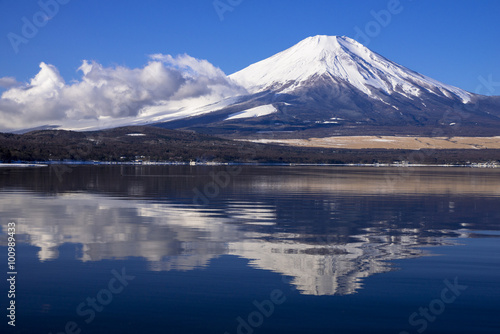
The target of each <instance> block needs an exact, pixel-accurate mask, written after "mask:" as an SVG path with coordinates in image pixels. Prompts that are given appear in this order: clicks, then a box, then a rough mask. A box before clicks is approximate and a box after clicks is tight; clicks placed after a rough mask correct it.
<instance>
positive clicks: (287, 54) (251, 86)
mask: <svg viewBox="0 0 500 334" xmlns="http://www.w3.org/2000/svg"><path fill="white" fill-rule="evenodd" d="M325 75H326V76H328V77H330V78H331V80H333V81H337V82H342V83H348V84H350V85H352V86H354V87H355V88H356V89H358V90H360V91H362V92H363V93H365V94H367V95H370V96H373V94H374V92H377V91H379V92H384V93H385V94H389V95H391V94H393V93H395V92H397V93H399V94H402V95H404V96H406V97H408V98H410V99H411V98H412V97H418V96H420V95H421V94H422V93H423V92H428V93H433V94H436V95H441V96H446V97H449V98H454V97H456V98H458V99H460V100H462V102H464V103H467V102H469V101H470V100H471V94H470V93H468V92H466V91H464V90H462V89H459V88H456V87H453V86H450V85H446V84H443V83H441V82H438V81H436V80H434V79H431V78H429V77H426V76H424V75H421V74H419V73H416V72H414V71H412V70H409V69H408V68H405V67H403V66H401V65H398V64H396V63H394V62H392V61H390V60H388V59H386V58H384V57H382V56H381V55H379V54H377V53H375V52H373V51H371V50H369V49H368V48H366V47H365V46H363V45H362V44H360V43H358V42H356V41H355V40H353V39H351V38H349V37H345V36H324V35H319V36H313V37H308V38H306V39H304V40H302V41H301V42H299V43H298V44H296V45H294V46H292V47H291V48H289V49H287V50H285V51H282V52H280V53H278V54H276V55H274V56H272V57H270V58H267V59H265V60H262V61H260V62H258V63H255V64H253V65H250V66H248V67H247V68H245V69H243V70H241V71H239V72H236V73H234V74H232V75H231V76H230V78H231V79H232V80H234V81H236V82H237V83H238V84H240V85H242V86H244V87H245V88H246V89H247V90H249V91H250V92H253V93H256V92H259V91H264V90H273V91H277V92H281V93H291V92H293V91H294V90H295V89H296V88H298V87H301V86H302V85H303V84H304V83H305V82H310V81H311V80H314V79H315V78H319V77H323V76H325Z"/></svg>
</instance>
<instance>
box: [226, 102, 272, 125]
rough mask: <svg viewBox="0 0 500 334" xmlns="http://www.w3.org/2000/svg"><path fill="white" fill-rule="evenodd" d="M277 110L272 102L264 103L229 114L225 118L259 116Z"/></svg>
mask: <svg viewBox="0 0 500 334" xmlns="http://www.w3.org/2000/svg"><path fill="white" fill-rule="evenodd" d="M275 112H277V110H276V108H275V107H274V106H273V105H272V104H266V105H263V106H259V107H255V108H251V109H247V110H244V111H240V112H237V113H234V114H231V115H229V117H228V118H226V119H225V120H226V121H228V120H231V119H238V118H250V117H260V116H266V115H270V114H273V113H275Z"/></svg>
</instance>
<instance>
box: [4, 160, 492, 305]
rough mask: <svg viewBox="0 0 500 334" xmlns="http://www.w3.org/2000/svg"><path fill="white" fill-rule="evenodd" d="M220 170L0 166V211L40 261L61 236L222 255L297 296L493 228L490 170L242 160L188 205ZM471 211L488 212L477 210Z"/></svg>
mask: <svg viewBox="0 0 500 334" xmlns="http://www.w3.org/2000/svg"><path fill="white" fill-rule="evenodd" d="M223 168H224V167H211V168H208V167H131V166H128V167H124V166H121V167H76V168H73V169H72V171H71V173H69V174H67V175H64V179H62V180H60V179H59V178H58V177H56V175H54V174H53V173H52V171H51V170H50V168H47V169H40V170H31V171H30V173H29V174H27V172H26V171H14V172H12V171H11V172H8V173H5V172H4V173H3V174H2V175H1V177H0V186H1V188H2V189H3V190H2V192H1V194H0V198H1V201H0V210H1V211H2V212H3V215H4V216H9V217H12V218H13V219H14V220H16V221H17V224H18V232H17V233H18V234H22V235H25V236H26V242H27V243H29V244H30V245H33V246H36V247H39V249H40V250H39V252H38V257H39V260H40V261H50V260H54V259H57V258H58V257H59V253H58V252H59V250H58V249H59V247H60V246H61V245H63V244H65V243H73V244H77V245H78V246H79V250H80V251H79V252H78V253H79V254H77V260H80V261H100V260H104V259H124V260H125V259H127V258H130V257H142V258H144V259H146V260H147V261H148V264H149V265H148V266H149V270H151V271H170V270H180V271H187V270H193V269H196V268H203V267H206V266H208V265H209V264H210V261H211V260H212V259H214V258H217V257H219V256H221V255H225V254H227V255H234V256H239V257H242V258H246V259H248V260H249V261H250V266H252V267H254V268H259V269H264V270H270V271H273V272H276V273H280V274H282V275H284V276H289V277H290V283H291V284H293V285H294V286H296V288H297V289H298V290H299V291H300V292H301V293H303V294H309V295H347V294H353V293H355V292H357V291H358V290H360V289H362V286H363V279H364V278H366V277H368V276H371V275H373V274H377V273H383V272H387V271H391V270H394V269H396V266H395V265H394V263H393V262H392V261H394V260H399V259H407V258H414V257H419V256H424V255H430V254H431V252H430V251H429V250H422V247H429V246H442V245H451V244H453V242H452V241H451V240H450V238H451V237H452V238H457V237H462V238H468V237H470V236H471V234H474V233H475V232H473V231H475V230H495V229H498V227H494V225H495V224H494V222H495V221H498V218H499V214H498V213H496V214H491V212H498V211H495V210H488V209H489V208H492V207H494V206H495V205H496V203H498V197H497V196H498V195H499V194H500V181H499V180H498V178H497V177H496V174H495V172H494V171H488V170H466V169H460V170H457V169H416V170H408V169H407V170H405V171H404V173H403V174H402V173H401V171H400V170H397V169H374V168H372V169H362V168H357V169H356V168H319V167H307V168H306V167H304V168H302V167H301V168H295V169H294V168H287V167H245V168H244V169H243V171H242V173H241V174H240V175H238V176H236V177H234V178H233V179H232V180H231V183H230V185H228V186H227V187H224V188H222V189H220V190H221V191H220V194H219V195H218V196H217V197H215V198H213V199H211V201H210V202H209V203H207V204H206V205H197V204H193V201H192V197H193V194H194V192H193V189H194V188H196V187H198V188H200V189H202V187H203V185H205V184H207V182H210V181H211V180H210V178H209V177H208V175H209V171H213V170H223ZM11 184H15V185H16V186H15V187H14V186H12V185H11ZM477 196H481V197H482V200H481V201H476V200H475V199H476V198H477ZM481 210H483V212H490V214H488V215H484V216H483V218H481V219H478V218H477V217H478V216H477V212H481ZM468 217H471V219H469V218H468ZM472 217H475V218H474V219H473V220H472ZM2 244H4V242H3V241H2Z"/></svg>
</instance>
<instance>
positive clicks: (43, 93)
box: [0, 54, 244, 131]
mask: <svg viewBox="0 0 500 334" xmlns="http://www.w3.org/2000/svg"><path fill="white" fill-rule="evenodd" d="M78 71H80V72H81V73H82V77H81V79H80V80H79V81H77V82H72V83H66V82H65V81H64V79H63V78H62V77H61V75H60V74H59V71H58V70H57V68H56V67H55V66H53V65H49V64H45V63H43V62H42V63H41V64H40V71H39V72H38V74H37V75H36V76H35V77H33V78H32V79H31V80H30V82H29V83H24V84H19V83H17V81H16V80H15V78H10V77H4V78H0V86H2V87H5V88H7V90H6V91H5V92H3V94H2V95H1V97H0V119H1V121H0V130H4V131H5V130H7V129H20V128H29V127H33V126H39V125H43V124H64V123H65V122H66V123H67V122H68V121H78V120H87V121H88V120H96V122H98V121H99V119H102V118H106V119H109V118H112V119H119V118H126V117H129V118H130V117H136V116H138V115H140V114H141V112H142V111H144V110H145V109H147V108H150V107H152V106H159V105H164V104H166V103H171V102H172V101H177V102H181V103H177V105H182V101H183V100H191V101H192V100H199V101H207V102H214V101H217V100H220V99H222V98H225V97H228V96H234V95H236V94H240V93H243V92H244V89H243V88H241V87H239V86H237V85H236V84H234V83H233V82H231V81H230V79H228V77H227V76H226V75H225V74H224V72H222V71H221V70H220V69H219V68H217V67H215V66H213V65H212V64H210V63H209V62H208V61H206V60H199V59H195V58H193V57H190V56H188V55H181V56H177V57H172V56H170V55H162V54H155V55H152V56H150V61H149V62H148V63H147V64H146V65H145V66H144V67H142V68H133V69H131V68H126V67H120V66H117V67H104V66H102V65H101V64H99V63H96V62H93V61H92V62H89V61H86V60H84V61H83V63H82V65H81V66H80V67H79V68H78Z"/></svg>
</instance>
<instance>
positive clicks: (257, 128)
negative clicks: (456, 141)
mask: <svg viewBox="0 0 500 334" xmlns="http://www.w3.org/2000/svg"><path fill="white" fill-rule="evenodd" d="M229 78H230V79H231V80H232V81H233V82H235V83H236V84H238V85H240V86H242V87H244V88H245V89H246V90H247V91H248V93H249V94H247V95H242V96H238V97H237V98H234V99H232V101H231V103H230V104H226V105H225V106H224V107H222V108H220V109H217V110H210V112H207V113H204V114H202V115H197V116H192V117H187V118H184V119H181V120H176V121H171V122H165V123H160V124H158V125H159V126H161V127H166V128H185V129H191V130H195V131H199V132H203V133H210V134H216V135H222V136H228V137H236V138H237V137H255V135H256V134H257V133H259V136H265V135H267V134H271V135H272V136H273V137H276V136H278V137H285V138H306V137H312V136H316V137H322V136H333V135H356V134H376V135H382V134H383V135H394V134H398V135H410V134H411V135H432V136H439V135H465V136H473V135H475V136H477V135H479V136H485V135H500V97H489V96H482V95H478V94H473V93H470V92H467V91H465V90H463V89H460V88H457V87H453V86H450V85H447V84H444V83H441V82H439V81H437V80H434V79H432V78H429V77H427V76H425V75H422V74H419V73H417V72H415V71H412V70H410V69H408V68H406V67H404V66H401V65H399V64H396V63H394V62H392V61H390V60H388V59H386V58H385V57H383V56H381V55H379V54H377V53H375V52H373V51H371V50H369V49H368V48H366V47H365V46H363V45H361V44H360V43H358V42H356V41H355V40H353V39H350V38H348V37H345V36H314V37H309V38H306V39H304V40H303V41H301V42H299V43H298V44H296V45H294V46H292V47H291V48H289V49H287V50H285V51H282V52H280V53H278V54H276V55H274V56H271V57H270V58H267V59H264V60H262V61H260V62H257V63H255V64H253V65H250V66H248V67H247V68H245V69H243V70H241V71H239V72H236V73H234V74H232V75H230V76H229Z"/></svg>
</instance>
